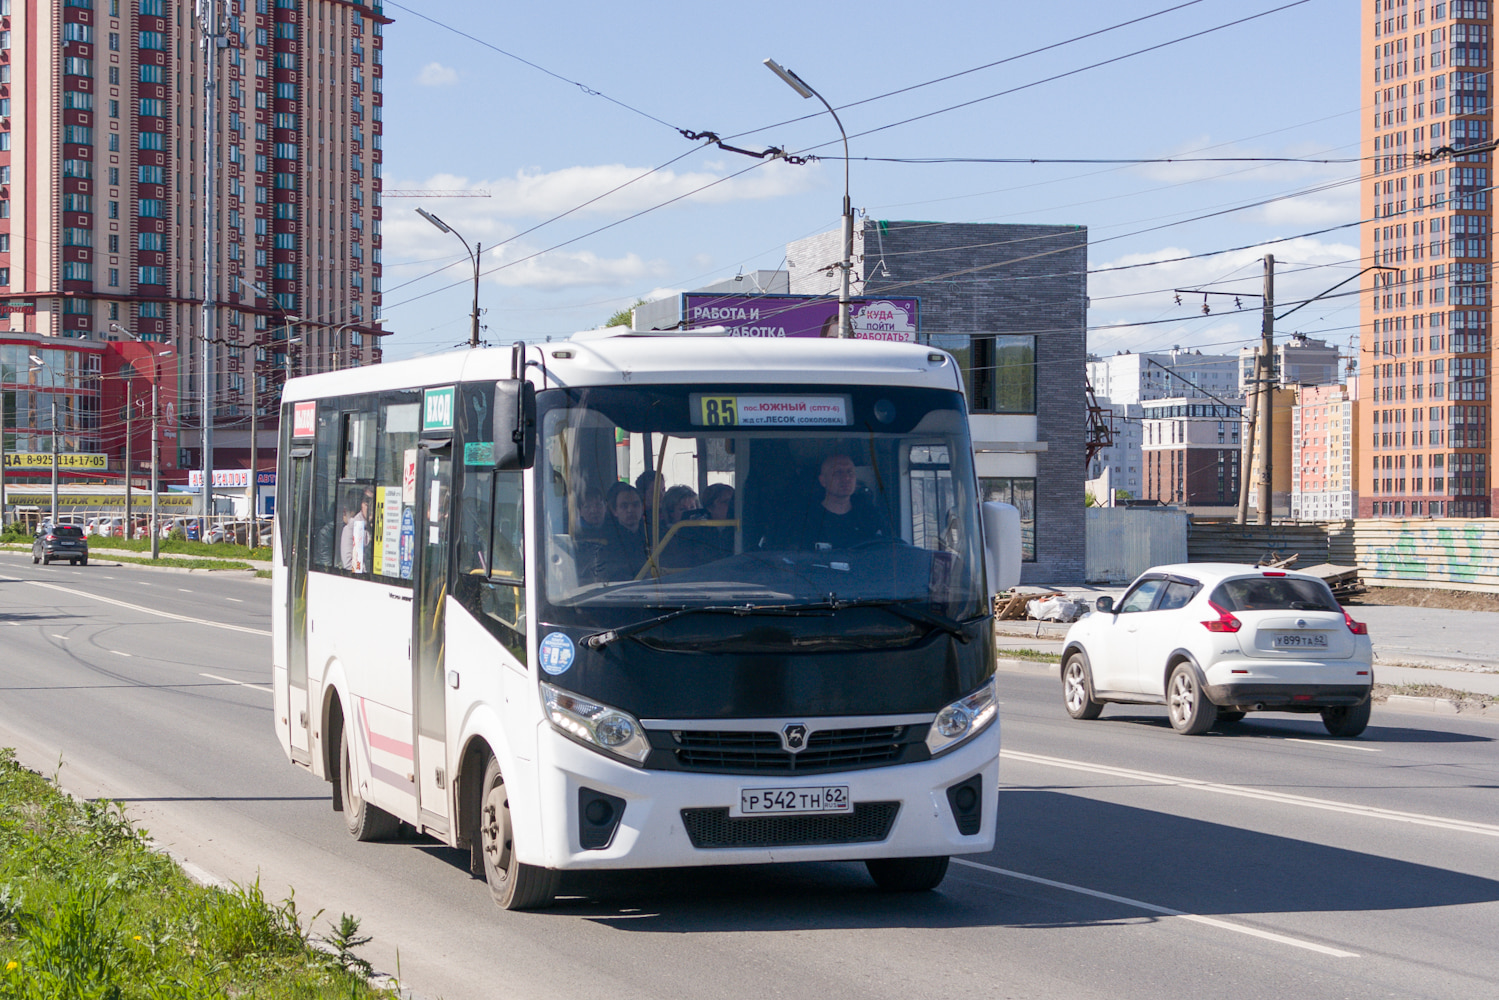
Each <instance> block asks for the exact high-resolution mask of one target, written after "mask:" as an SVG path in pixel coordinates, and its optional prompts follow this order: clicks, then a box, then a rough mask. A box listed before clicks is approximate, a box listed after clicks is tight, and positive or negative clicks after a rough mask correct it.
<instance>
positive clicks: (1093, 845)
mask: <svg viewBox="0 0 1499 1000" xmlns="http://www.w3.org/2000/svg"><path fill="white" fill-rule="evenodd" d="M269 597H270V589H269V587H268V585H267V584H266V583H265V582H263V581H255V580H252V579H248V578H246V577H244V576H240V575H236V576H226V575H218V574H215V575H207V574H201V573H194V574H184V573H172V572H166V571H160V570H152V569H146V568H135V567H119V568H111V567H104V566H89V567H77V568H73V567H68V566H65V565H62V566H52V567H41V566H32V565H31V562H30V560H29V558H26V557H24V556H18V555H12V554H0V744H3V745H7V746H16V747H18V749H19V750H20V753H21V756H22V759H23V760H25V761H27V762H28V763H30V764H31V765H32V766H34V767H37V768H38V769H39V770H42V771H44V772H47V773H52V772H54V771H55V772H57V773H58V774H59V776H60V779H61V781H62V783H63V784H64V785H65V786H66V787H68V788H70V789H71V790H73V791H75V792H77V793H79V794H83V795H108V796H110V797H114V798H118V799H121V800H124V801H126V802H127V803H128V808H129V810H130V812H131V814H132V815H133V816H135V817H136V818H137V819H138V820H139V821H140V822H141V823H142V825H144V826H146V827H147V828H148V829H150V830H151V831H152V833H153V834H154V835H155V836H156V837H157V839H158V840H159V841H160V842H162V843H163V844H164V845H165V846H166V847H168V848H169V849H170V850H172V851H173V852H174V853H175V854H176V855H177V856H179V857H180V858H182V859H184V860H185V861H187V862H188V863H189V864H191V865H193V866H195V867H196V868H198V869H201V870H203V871H206V872H208V873H211V874H213V875H217V876H219V877H222V878H224V879H226V880H233V881H238V882H249V881H253V880H254V879H256V878H257V877H258V878H259V879H260V882H261V885H262V887H263V889H264V890H265V892H266V894H267V895H268V896H269V897H270V898H272V899H280V898H284V897H285V896H286V895H287V893H288V892H290V891H291V890H292V889H294V890H295V898H296V901H297V905H298V908H299V909H300V910H301V911H302V912H303V913H304V914H311V913H315V912H317V911H318V910H323V911H324V912H325V914H327V915H331V916H333V917H334V918H335V919H336V917H337V915H338V914H340V913H344V912H347V913H352V914H355V915H357V916H359V917H360V918H361V919H362V920H363V921H364V930H366V931H367V932H370V933H372V934H373V935H374V938H375V940H374V942H373V944H371V945H370V946H368V947H367V948H366V949H365V952H366V954H367V956H368V957H369V958H370V959H371V960H372V961H374V963H375V965H376V967H377V968H379V969H381V970H382V971H387V972H391V973H394V972H397V971H398V970H399V972H400V974H401V976H402V978H403V980H404V981H405V982H406V984H407V985H408V987H409V988H410V989H412V990H413V991H414V992H415V993H416V994H418V995H419V996H422V997H427V998H436V997H447V998H450V1000H458V998H469V997H496V996H512V995H513V996H524V997H538V998H543V997H567V998H569V1000H571V998H575V997H578V996H587V995H594V994H605V995H608V996H610V997H611V998H620V1000H623V998H635V997H639V998H653V1000H654V998H659V997H662V996H670V995H677V996H690V997H695V996H714V997H716V998H734V997H754V998H756V1000H760V998H764V997H766V996H789V997H801V996H817V997H831V998H841V997H850V998H852V997H859V998H867V997H891V998H897V997H898V998H901V1000H908V998H911V997H944V998H948V997H953V996H981V997H1046V998H1052V997H1069V998H1071V997H1079V998H1091V997H1099V998H1102V997H1109V998H1147V997H1148V998H1152V1000H1154V998H1160V997H1176V996H1189V995H1190V996H1193V997H1233V998H1235V1000H1243V998H1246V997H1267V998H1268V997H1276V998H1280V997H1285V996H1295V997H1298V998H1312V997H1339V998H1341V997H1374V996H1397V997H1440V998H1444V1000H1451V998H1466V997H1473V998H1480V997H1481V998H1485V1000H1487V998H1490V997H1493V996H1495V995H1499V950H1496V949H1495V947H1494V942H1495V941H1496V940H1499V753H1496V747H1495V745H1494V741H1495V739H1496V737H1499V723H1496V722H1495V721H1492V720H1484V719H1464V718H1462V717H1450V718H1449V717H1431V716H1425V715H1415V714H1409V715H1407V714H1400V713H1397V712H1390V711H1386V710H1381V709H1376V711H1375V716H1374V721H1373V724H1372V725H1371V727H1370V728H1369V730H1368V732H1367V733H1366V734H1365V736H1364V737H1362V738H1360V739H1358V740H1355V741H1332V740H1329V739H1326V738H1325V733H1324V731H1323V730H1322V728H1321V724H1320V722H1319V721H1317V719H1316V717H1315V716H1313V717H1293V716H1260V717H1253V716H1252V717H1251V720H1250V721H1248V722H1246V723H1242V724H1239V725H1237V726H1235V727H1232V730H1231V731H1224V732H1221V733H1220V732H1215V733H1213V734H1210V735H1208V736H1204V737H1200V738H1195V739H1189V738H1184V737H1179V736H1177V735H1175V734H1174V733H1173V732H1172V731H1171V730H1170V728H1169V726H1168V725H1167V724H1166V720H1165V716H1164V711H1163V710H1161V709H1155V708H1126V707H1120V706H1110V707H1109V708H1107V709H1105V712H1104V716H1103V718H1102V719H1100V720H1098V721H1096V722H1089V723H1081V722H1073V721H1071V720H1069V719H1068V718H1067V717H1066V716H1065V715H1064V714H1063V712H1062V710H1061V706H1060V695H1059V690H1058V688H1059V685H1058V684H1057V682H1056V680H1055V679H1054V678H1051V677H1043V676H1038V675H1032V674H1004V675H1002V690H1003V699H1004V706H1003V708H1002V713H1003V715H1002V719H1003V725H1004V742H1005V747H1006V749H1005V760H1004V762H1003V765H1002V767H1001V780H1002V795H1001V809H1002V820H1001V824H1002V825H1001V831H1000V841H999V847H998V848H997V849H996V850H995V851H994V852H993V853H992V854H989V855H986V856H978V857H973V858H967V859H963V861H962V862H961V863H957V864H954V866H953V869H952V871H951V874H949V876H948V879H947V881H946V882H945V883H944V884H943V885H942V887H941V889H940V890H939V891H937V892H935V893H930V894H926V895H921V896H915V897H890V896H884V895H881V894H879V893H877V892H876V891H874V890H873V888H872V886H871V883H870V882H869V881H868V879H867V877H866V876H865V874H864V871H863V867H862V866H860V865H844V864H837V865H797V866H786V867H770V868H766V867H756V868H716V869H702V870H687V871H679V872H645V873H622V874H605V875H598V874H594V875H586V876H574V877H570V878H569V879H568V880H567V882H566V883H565V886H564V890H565V892H566V893H567V894H568V898H567V899H565V900H564V901H563V902H562V903H561V905H559V906H558V907H557V908H555V909H553V910H551V911H548V912H544V913H535V914H516V913H504V912H502V911H500V910H498V909H496V908H495V907H494V906H493V904H492V903H491V902H490V900H489V895H488V892H487V890H486V888H485V887H484V885H483V884H482V883H481V882H478V881H475V880H473V879H471V878H470V877H469V875H468V872H467V867H466V860H467V859H466V857H464V856H460V855H459V854H458V853H457V852H454V851H450V850H448V849H446V848H442V847H439V846H437V845H435V844H433V843H431V842H428V841H425V840H410V841H406V842H397V843H390V844H357V843H355V842H354V841H353V840H352V839H350V838H349V837H348V836H347V835H346V834H345V833H344V830H343V824H342V822H341V820H340V818H339V817H338V816H337V815H336V814H334V813H333V812H331V810H330V808H329V798H328V786H327V785H325V784H323V783H322V782H320V781H318V780H316V779H313V778H311V777H310V776H308V775H307V774H305V773H304V772H301V771H299V770H297V769H295V768H293V767H292V766H291V765H290V764H288V763H287V762H286V760H285V758H284V757H283V756H282V754H281V751H280V749H279V748H278V747H277V746H276V744H275V740H274V737H273V735H272V730H271V719H270V694H269V692H268V691H267V690H266V682H267V679H268V676H269V663H270V638H269V634H268V633H269V611H268V601H269ZM59 761H61V765H60V767H59ZM326 920H327V918H326V916H325V917H324V918H323V920H321V921H320V923H319V927H320V929H322V930H326V928H327V922H326Z"/></svg>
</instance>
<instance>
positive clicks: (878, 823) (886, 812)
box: [682, 802, 900, 848]
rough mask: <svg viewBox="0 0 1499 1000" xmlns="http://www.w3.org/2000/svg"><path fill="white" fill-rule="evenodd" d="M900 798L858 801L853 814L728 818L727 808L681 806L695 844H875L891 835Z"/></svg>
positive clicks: (812, 845) (686, 826)
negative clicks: (891, 800)
mask: <svg viewBox="0 0 1499 1000" xmlns="http://www.w3.org/2000/svg"><path fill="white" fill-rule="evenodd" d="M899 811H900V803H899V802H858V803H855V804H854V811H853V812H852V813H835V814H825V813H824V814H818V815H811V816H730V815H729V810H728V807H727V806H723V807H720V808H717V809H683V810H682V826H683V827H684V828H686V830H687V836H688V838H689V839H691V841H692V846H693V847H703V848H710V847H814V846H818V845H825V844H873V843H877V842H878V841H881V840H884V839H885V838H886V837H888V836H890V827H891V826H892V825H894V823H895V814H896V813H897V812H899Z"/></svg>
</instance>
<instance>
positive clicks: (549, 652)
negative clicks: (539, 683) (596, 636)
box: [540, 632, 574, 676]
mask: <svg viewBox="0 0 1499 1000" xmlns="http://www.w3.org/2000/svg"><path fill="white" fill-rule="evenodd" d="M573 652H574V650H573V641H572V640H571V639H569V638H568V637H567V636H565V635H563V634H562V633H561V632H552V633H550V634H549V635H547V637H546V638H545V639H542V640H541V649H540V654H541V669H543V670H545V671H546V672H547V673H549V674H552V675H554V676H555V675H556V674H564V673H567V668H568V667H570V666H572V665H573Z"/></svg>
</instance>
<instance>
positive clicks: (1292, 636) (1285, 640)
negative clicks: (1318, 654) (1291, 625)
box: [1275, 632, 1327, 649]
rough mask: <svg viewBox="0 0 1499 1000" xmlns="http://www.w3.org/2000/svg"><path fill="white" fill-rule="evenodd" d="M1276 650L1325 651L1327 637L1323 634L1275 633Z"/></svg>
mask: <svg viewBox="0 0 1499 1000" xmlns="http://www.w3.org/2000/svg"><path fill="white" fill-rule="evenodd" d="M1275 648H1276V649H1326V648H1327V635H1326V633H1323V632H1277V633H1275Z"/></svg>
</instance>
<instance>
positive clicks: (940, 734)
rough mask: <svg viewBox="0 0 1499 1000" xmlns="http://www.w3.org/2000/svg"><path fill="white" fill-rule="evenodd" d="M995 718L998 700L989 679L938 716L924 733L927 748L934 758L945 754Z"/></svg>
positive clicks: (992, 680) (991, 681) (982, 729)
mask: <svg viewBox="0 0 1499 1000" xmlns="http://www.w3.org/2000/svg"><path fill="white" fill-rule="evenodd" d="M998 714H999V700H998V697H997V696H996V694H995V691H994V678H993V677H991V678H989V679H988V680H987V681H985V682H984V686H983V687H981V688H979V689H978V690H977V691H975V692H973V693H972V694H970V695H967V696H966V697H963V698H959V699H958V700H957V701H955V702H953V703H952V704H951V705H948V706H947V707H946V708H944V709H943V710H942V711H940V712H938V713H937V717H936V718H935V719H933V720H932V727H931V729H929V730H927V734H926V748H927V750H928V751H929V752H930V753H931V755H932V756H933V757H935V756H937V755H938V754H942V753H946V752H947V751H949V750H951V749H952V748H953V747H955V746H957V745H958V744H960V743H963V742H965V741H967V740H969V739H972V738H973V737H974V736H977V735H978V734H979V733H981V732H983V731H984V730H985V729H986V728H988V726H989V723H991V722H993V721H994V719H995V716H997V715H998Z"/></svg>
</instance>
